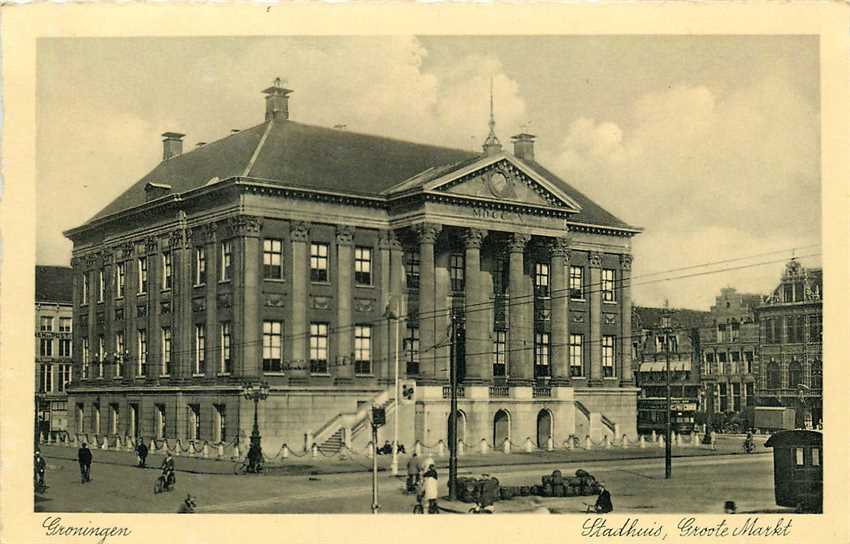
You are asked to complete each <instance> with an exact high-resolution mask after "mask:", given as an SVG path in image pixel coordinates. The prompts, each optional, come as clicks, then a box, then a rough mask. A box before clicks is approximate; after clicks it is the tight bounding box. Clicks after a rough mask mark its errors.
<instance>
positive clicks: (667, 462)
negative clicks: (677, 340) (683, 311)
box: [661, 310, 673, 480]
mask: <svg viewBox="0 0 850 544" xmlns="http://www.w3.org/2000/svg"><path fill="white" fill-rule="evenodd" d="M664 314H665V315H664V316H663V317H662V318H661V321H662V325H663V327H664V353H665V355H666V357H665V358H666V360H667V372H666V375H667V379H666V381H667V428H666V430H665V433H664V479H665V480H669V479H670V478H672V477H673V445H672V444H671V443H670V439H671V438H672V436H671V435H672V430H673V429H672V422H671V418H670V411H671V409H672V404H673V403H672V400H671V398H670V332H671V330H670V311H669V310H665V312H664Z"/></svg>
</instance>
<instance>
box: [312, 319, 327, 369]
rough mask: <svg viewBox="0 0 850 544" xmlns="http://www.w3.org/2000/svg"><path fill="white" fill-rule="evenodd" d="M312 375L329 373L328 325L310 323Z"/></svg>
mask: <svg viewBox="0 0 850 544" xmlns="http://www.w3.org/2000/svg"><path fill="white" fill-rule="evenodd" d="M310 373H311V374H327V373H328V324H327V323H310Z"/></svg>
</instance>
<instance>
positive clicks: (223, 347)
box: [218, 322, 232, 374]
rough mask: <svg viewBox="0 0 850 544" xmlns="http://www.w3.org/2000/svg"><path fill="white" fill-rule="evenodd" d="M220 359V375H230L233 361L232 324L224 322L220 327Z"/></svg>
mask: <svg viewBox="0 0 850 544" xmlns="http://www.w3.org/2000/svg"><path fill="white" fill-rule="evenodd" d="M219 331H220V335H219V353H220V354H221V356H220V357H219V362H218V373H219V374H230V370H231V366H232V360H231V358H230V323H229V322H224V323H221V324H220V325H219Z"/></svg>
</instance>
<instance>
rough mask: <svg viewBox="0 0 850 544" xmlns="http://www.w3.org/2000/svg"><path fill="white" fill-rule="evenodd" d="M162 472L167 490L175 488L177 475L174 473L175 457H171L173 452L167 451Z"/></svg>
mask: <svg viewBox="0 0 850 544" xmlns="http://www.w3.org/2000/svg"><path fill="white" fill-rule="evenodd" d="M159 468H160V470H161V471H162V474H161V475H162V478H163V482H165V488H166V489H167V488H169V487H174V485H175V484H176V483H177V475H176V474H175V472H174V457H172V456H171V452H170V451H168V450H166V452H165V459H163V460H162V465H160V467H159Z"/></svg>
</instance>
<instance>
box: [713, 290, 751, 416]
mask: <svg viewBox="0 0 850 544" xmlns="http://www.w3.org/2000/svg"><path fill="white" fill-rule="evenodd" d="M761 300H762V296H761V295H756V294H746V293H738V292H737V291H736V290H735V289H733V288H731V287H729V288H724V289H721V291H720V295H719V296H717V297H716V299H715V303H714V305H713V306H712V307H711V313H710V316H709V318H708V319H707V321H706V323H705V326H704V327H703V328H702V329H701V330H700V337H701V343H702V351H703V365H702V380H703V382H704V384H705V393H706V400H707V402H706V407H707V410H708V412H709V413H711V414H716V413H725V412H741V411H743V410H745V409H746V408H747V407H750V406H755V404H756V389H757V376H758V368H759V366H758V361H759V351H760V350H759V325H758V323H757V322H756V317H755V308H756V307H757V306H759V305H760V304H761Z"/></svg>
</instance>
